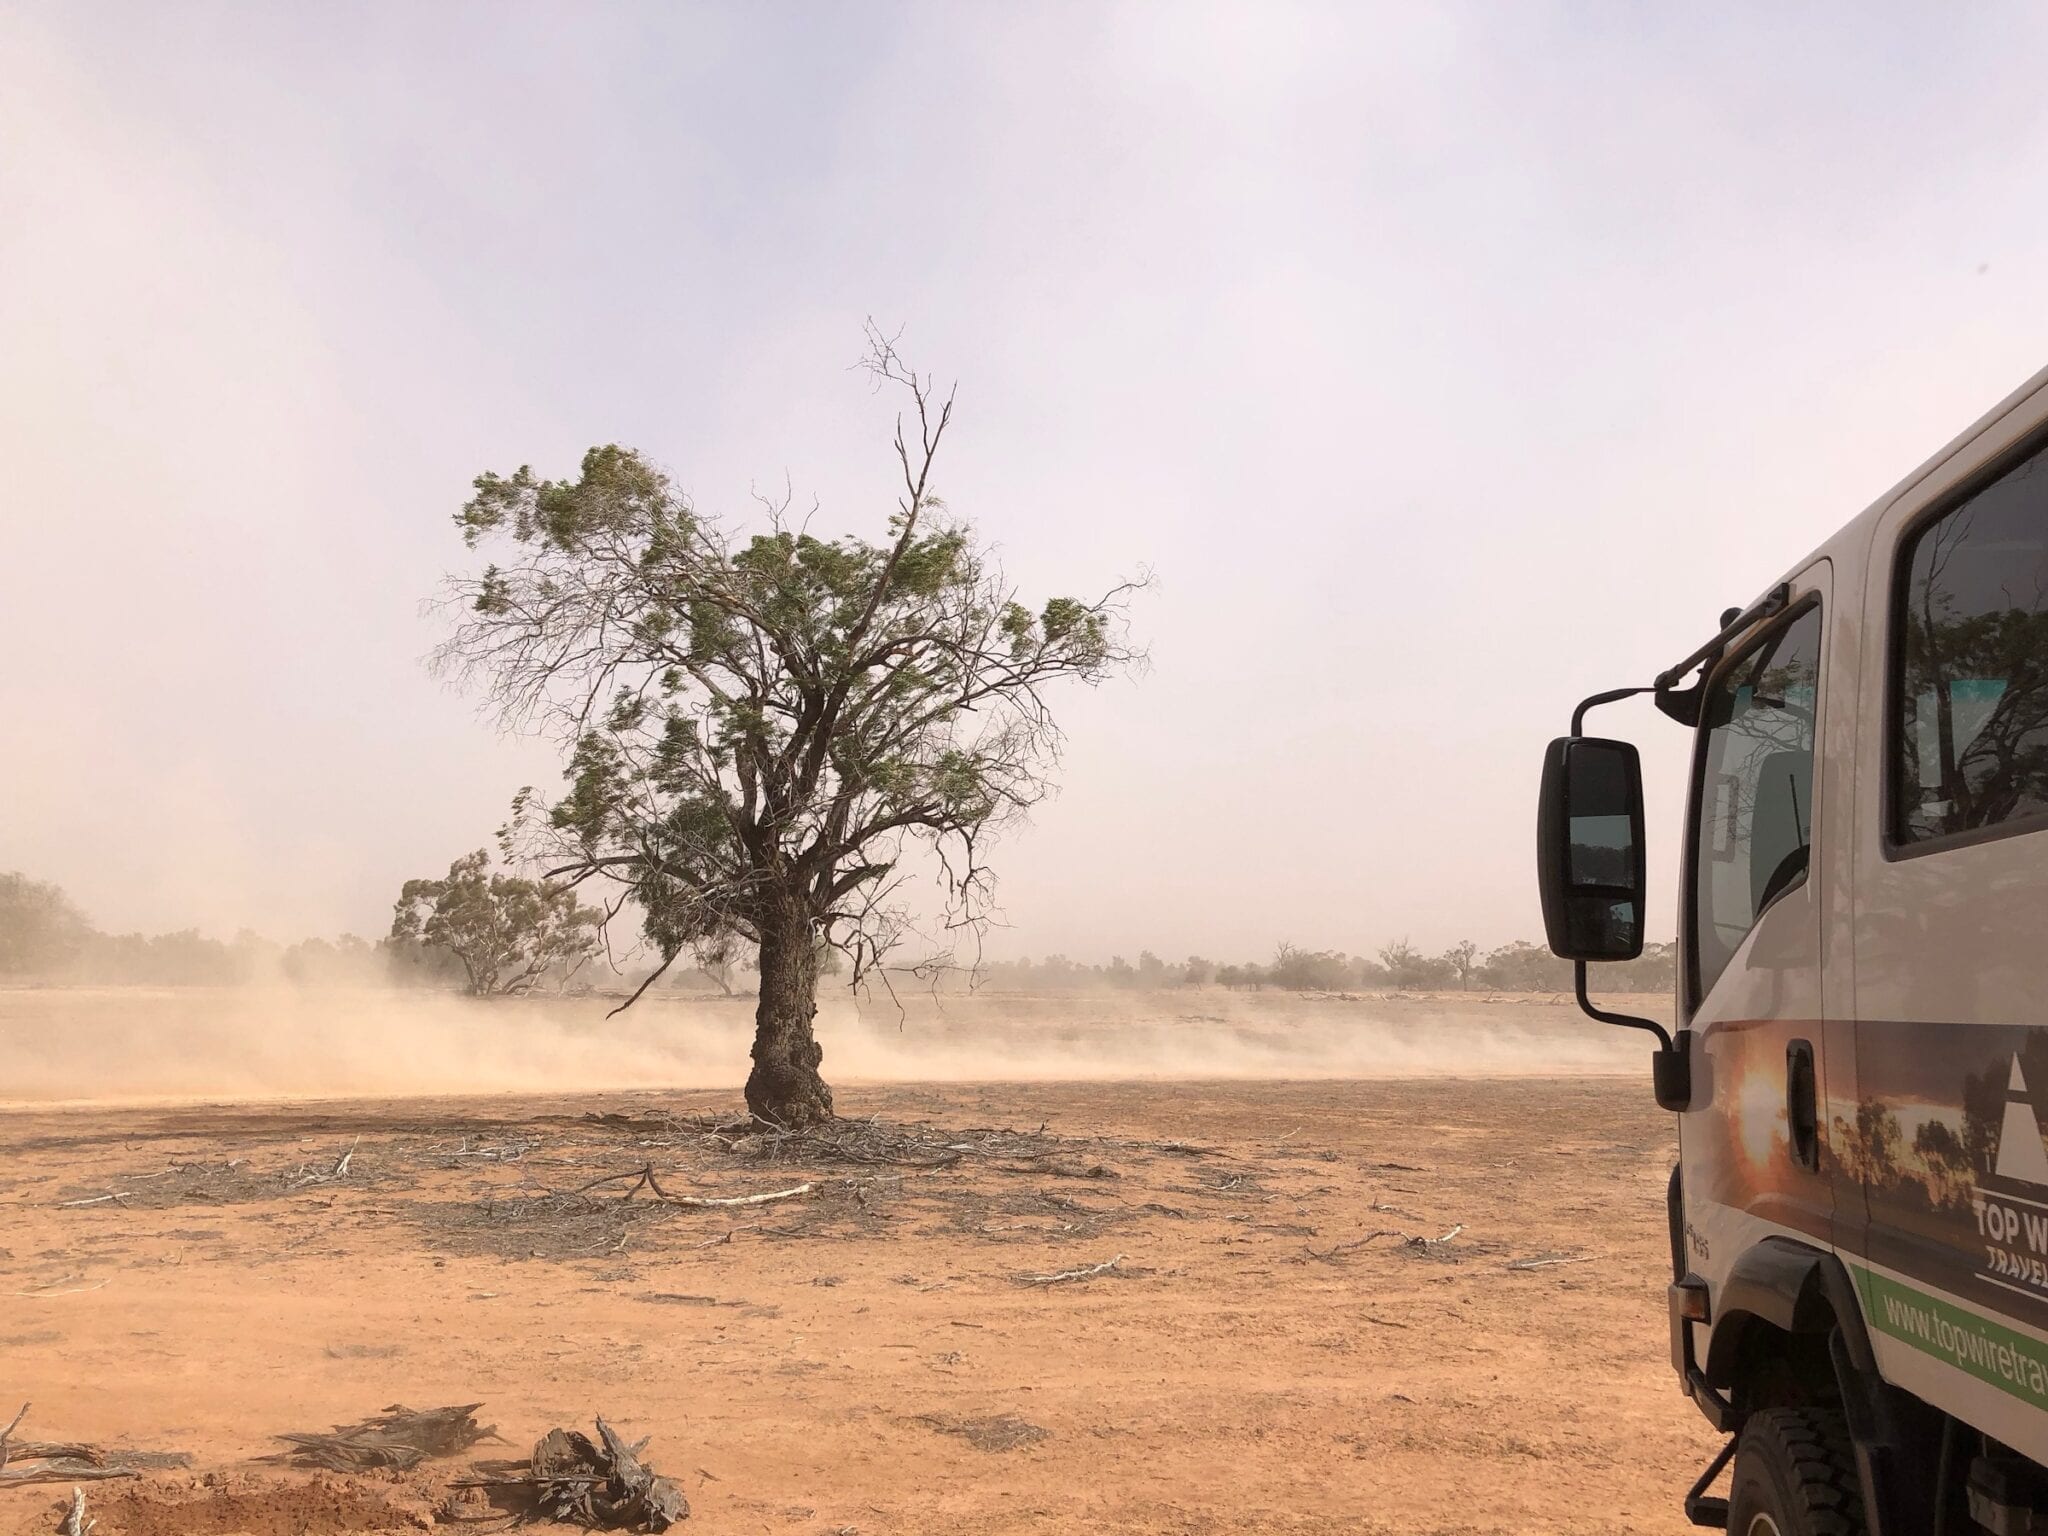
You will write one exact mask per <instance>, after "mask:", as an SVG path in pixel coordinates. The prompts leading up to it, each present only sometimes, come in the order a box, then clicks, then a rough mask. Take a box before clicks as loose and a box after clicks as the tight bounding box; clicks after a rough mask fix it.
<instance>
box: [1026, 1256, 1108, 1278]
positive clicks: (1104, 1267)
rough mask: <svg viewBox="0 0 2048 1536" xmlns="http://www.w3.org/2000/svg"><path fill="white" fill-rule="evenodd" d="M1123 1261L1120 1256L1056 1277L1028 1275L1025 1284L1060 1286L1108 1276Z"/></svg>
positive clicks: (1065, 1270)
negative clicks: (1069, 1281)
mask: <svg viewBox="0 0 2048 1536" xmlns="http://www.w3.org/2000/svg"><path fill="white" fill-rule="evenodd" d="M1123 1261H1124V1256H1123V1255H1122V1254H1118V1255H1117V1256H1116V1257H1115V1258H1113V1259H1104V1260H1103V1261H1102V1262H1101V1263H1100V1264H1091V1265H1089V1266H1088V1267H1087V1268H1086V1269H1063V1270H1061V1271H1060V1272H1059V1273H1058V1274H1056V1275H1026V1276H1025V1277H1024V1283H1025V1284H1026V1285H1059V1284H1061V1283H1063V1282H1065V1281H1068V1280H1086V1279H1088V1278H1089V1277H1091V1276H1093V1275H1101V1274H1107V1273H1108V1272H1109V1271H1110V1270H1112V1269H1115V1268H1116V1267H1117V1266H1118V1265H1119V1264H1121V1263H1123Z"/></svg>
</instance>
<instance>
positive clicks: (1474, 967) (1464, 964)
mask: <svg viewBox="0 0 2048 1536" xmlns="http://www.w3.org/2000/svg"><path fill="white" fill-rule="evenodd" d="M1440 958H1441V959H1442V960H1443V963H1444V968H1445V969H1446V970H1448V971H1449V972H1450V973H1451V975H1452V976H1453V977H1455V978H1456V979H1457V983H1458V985H1459V986H1461V987H1463V988H1465V989H1467V990H1468V991H1469V990H1470V989H1471V986H1472V978H1473V976H1475V975H1476V974H1477V973H1478V970H1479V946H1478V945H1477V944H1474V943H1473V942H1472V941H1471V940H1470V939H1461V940H1459V941H1458V942H1457V943H1456V944H1453V945H1452V946H1451V947H1450V948H1449V949H1447V950H1445V951H1444V952H1443V954H1442V956H1441V957H1440Z"/></svg>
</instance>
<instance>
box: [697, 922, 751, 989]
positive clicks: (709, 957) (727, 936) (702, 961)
mask: <svg viewBox="0 0 2048 1536" xmlns="http://www.w3.org/2000/svg"><path fill="white" fill-rule="evenodd" d="M739 958H740V941H739V936H738V935H737V934H735V933H733V932H731V931H730V930H727V931H725V932H721V933H707V934H703V935H701V936H700V937H698V938H694V939H692V940H690V959H691V960H692V962H694V963H695V965H696V967H697V969H698V970H699V971H701V972H702V973H703V974H704V975H706V976H708V977H710V978H711V980H712V981H714V982H716V983H717V984H718V990H719V991H721V992H723V993H724V994H725V995H726V996H727V997H731V996H732V972H733V967H734V966H735V965H737V964H738V963H739Z"/></svg>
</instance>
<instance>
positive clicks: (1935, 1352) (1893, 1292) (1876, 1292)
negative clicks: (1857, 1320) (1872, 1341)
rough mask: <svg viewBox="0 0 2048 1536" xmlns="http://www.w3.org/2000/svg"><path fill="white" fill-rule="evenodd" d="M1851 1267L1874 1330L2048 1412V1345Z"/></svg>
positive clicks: (1910, 1288) (1957, 1307)
mask: <svg viewBox="0 0 2048 1536" xmlns="http://www.w3.org/2000/svg"><path fill="white" fill-rule="evenodd" d="M1850 1269H1851V1270H1852V1271H1853V1272H1854V1274H1855V1276H1856V1288H1857V1289H1858V1290H1859V1291H1861V1292H1862V1293H1863V1317H1864V1321H1865V1322H1867V1323H1868V1324H1869V1325H1870V1326H1871V1327H1872V1328H1875V1329H1877V1330H1878V1331H1879V1332H1880V1333H1883V1334H1886V1335H1888V1336H1889V1337H1891V1338H1894V1339H1898V1340H1900V1341H1901V1342H1902V1343H1906V1344H1910V1345H1912V1346H1913V1347H1914V1348H1915V1349H1917V1350H1920V1351H1921V1352H1922V1353H1924V1354H1929V1355H1932V1356H1934V1357H1935V1358H1936V1359H1937V1360H1944V1361H1946V1362H1948V1363H1949V1364H1950V1365H1953V1366H1955V1367H1956V1368H1957V1369H1958V1370H1962V1371H1966V1372H1968V1373H1969V1374H1970V1375H1972V1376H1974V1377H1976V1378H1977V1379H1978V1380H1979V1381H1984V1382H1989V1383H1990V1384H1991V1385H1992V1386H1994V1387H1997V1388H1998V1389H1999V1390H2000V1391H2001V1392H2008V1393H2010V1394H2011V1395H2012V1396H2014V1397H2016V1398H2018V1399H2019V1400H2020V1401H2021V1402H2024V1403H2031V1404H2032V1405H2033V1406H2034V1407H2036V1408H2048V1344H2044V1343H2042V1342H2041V1341H2040V1340H2039V1339H2030V1338H2028V1337H2027V1336H2026V1335H2025V1334H2023V1333H2015V1332H2013V1330H2012V1329H2010V1328H2007V1327H2006V1326H2004V1325H2003V1324H2002V1323H1995V1322H1993V1321H1992V1320H1991V1319H1990V1318H1988V1317H1984V1316H1981V1315H1980V1314H1978V1313H1975V1312H1971V1311H1968V1310H1966V1309H1965V1308H1962V1307H1959V1306H1956V1305H1955V1304H1954V1303H1952V1302H1947V1301H1943V1300H1941V1299H1940V1298H1939V1297H1936V1296H1930V1295H1928V1294H1927V1292H1925V1291H1920V1290H1915V1289H1914V1288H1913V1287H1912V1286H1910V1285H1901V1284H1900V1283H1899V1282H1898V1281H1896V1280H1888V1279H1886V1278H1885V1277H1884V1276H1883V1275H1878V1274H1873V1273H1872V1272H1871V1271H1869V1270H1867V1269H1864V1268H1863V1267H1862V1266H1860V1265H1854V1264H1852V1265H1851V1266H1850Z"/></svg>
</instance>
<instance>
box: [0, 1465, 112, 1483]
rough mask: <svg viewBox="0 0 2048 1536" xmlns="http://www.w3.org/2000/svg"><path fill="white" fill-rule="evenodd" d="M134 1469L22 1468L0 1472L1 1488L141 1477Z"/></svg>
mask: <svg viewBox="0 0 2048 1536" xmlns="http://www.w3.org/2000/svg"><path fill="white" fill-rule="evenodd" d="M141 1475H142V1474H141V1473H140V1472H137V1471H136V1470H135V1469H134V1468H133V1467H74V1466H71V1465H69V1464H66V1465H64V1466H61V1467H47V1466H45V1467H21V1468H9V1469H8V1470H6V1471H4V1472H0V1488H18V1487H20V1486H21V1485H23V1484H24V1483H103V1482H105V1481H107V1479H109V1478H114V1477H140V1476H141Z"/></svg>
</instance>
